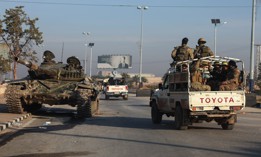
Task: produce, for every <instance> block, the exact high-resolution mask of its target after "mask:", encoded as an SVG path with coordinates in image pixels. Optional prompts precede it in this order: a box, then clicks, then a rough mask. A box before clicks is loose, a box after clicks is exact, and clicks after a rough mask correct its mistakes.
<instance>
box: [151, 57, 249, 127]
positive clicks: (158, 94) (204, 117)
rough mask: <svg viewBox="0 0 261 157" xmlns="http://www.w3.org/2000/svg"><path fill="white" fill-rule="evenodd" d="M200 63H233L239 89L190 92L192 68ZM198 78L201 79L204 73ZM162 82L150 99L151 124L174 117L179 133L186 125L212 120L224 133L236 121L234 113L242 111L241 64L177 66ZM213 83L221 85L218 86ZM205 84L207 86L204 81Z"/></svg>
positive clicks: (210, 59)
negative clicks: (238, 70)
mask: <svg viewBox="0 0 261 157" xmlns="http://www.w3.org/2000/svg"><path fill="white" fill-rule="evenodd" d="M203 60H204V61H207V62H208V63H209V65H212V64H213V63H214V62H220V63H221V62H228V61H230V60H233V61H235V62H236V63H237V65H238V69H240V78H239V79H240V80H239V85H238V87H237V88H236V89H234V90H229V91H220V90H217V89H214V88H212V89H211V90H195V89H193V88H192V83H191V80H192V76H191V75H192V71H193V70H192V69H193V68H194V67H193V65H195V64H194V63H195V62H197V61H199V62H202V61H203ZM239 65H241V66H239ZM239 67H240V68H239ZM210 70H211V68H210ZM205 72H206V71H205ZM208 74H210V72H208ZM201 75H202V76H203V75H204V74H203V70H202V74H201ZM211 77H212V76H211V75H210V77H209V78H208V79H209V80H211ZM163 78H164V79H163V83H160V84H159V87H158V90H157V91H155V92H153V93H152V94H151V98H150V106H151V117H152V122H153V123H156V124H157V123H160V122H161V120H162V116H163V115H167V116H168V117H170V116H171V117H175V127H176V128H177V129H181V130H185V129H187V128H188V125H192V124H193V123H198V122H202V121H207V122H211V121H213V120H214V121H216V122H217V124H218V125H221V126H222V128H223V129H225V130H232V129H233V128H234V125H235V123H236V121H237V115H236V114H237V111H239V110H241V109H243V108H244V107H245V77H244V63H243V62H242V61H241V60H240V59H236V58H228V57H205V58H202V59H195V60H192V61H183V62H178V63H176V64H175V66H173V67H171V68H169V69H168V70H167V72H166V73H165V75H164V77H163ZM215 83H216V85H219V84H220V82H215ZM205 84H206V86H207V84H208V82H207V81H206V82H205Z"/></svg>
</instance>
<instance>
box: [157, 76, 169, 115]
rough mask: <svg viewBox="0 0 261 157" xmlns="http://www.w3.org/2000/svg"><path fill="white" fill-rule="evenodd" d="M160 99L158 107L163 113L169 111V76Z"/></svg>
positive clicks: (164, 83) (165, 80) (166, 78)
mask: <svg viewBox="0 0 261 157" xmlns="http://www.w3.org/2000/svg"><path fill="white" fill-rule="evenodd" d="M159 90H162V91H161V92H160V95H159V99H158V107H159V109H160V110H162V111H169V108H170V107H169V75H166V77H165V79H164V82H163V85H162V88H161V89H159Z"/></svg>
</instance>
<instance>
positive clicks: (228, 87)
mask: <svg viewBox="0 0 261 157" xmlns="http://www.w3.org/2000/svg"><path fill="white" fill-rule="evenodd" d="M231 66H232V67H231ZM239 77H240V71H239V70H238V68H237V66H236V63H235V62H234V61H233V63H232V64H231V61H230V62H229V70H228V73H227V76H226V78H227V79H226V81H223V82H222V83H221V85H220V87H219V90H221V91H232V90H237V88H238V86H239Z"/></svg>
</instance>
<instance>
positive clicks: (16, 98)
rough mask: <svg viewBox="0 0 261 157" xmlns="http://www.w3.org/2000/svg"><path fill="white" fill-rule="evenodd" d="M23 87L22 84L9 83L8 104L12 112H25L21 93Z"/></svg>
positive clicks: (6, 95) (7, 89)
mask: <svg viewBox="0 0 261 157" xmlns="http://www.w3.org/2000/svg"><path fill="white" fill-rule="evenodd" d="M21 87H22V86H21V85H8V86H7V88H6V91H5V98H6V105H7V109H8V112H10V113H24V107H23V105H22V102H21V96H20V93H19V91H20V89H21Z"/></svg>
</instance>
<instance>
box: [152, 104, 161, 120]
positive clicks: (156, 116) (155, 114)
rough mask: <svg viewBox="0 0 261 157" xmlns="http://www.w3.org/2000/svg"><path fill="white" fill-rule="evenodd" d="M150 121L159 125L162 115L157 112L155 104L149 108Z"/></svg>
mask: <svg viewBox="0 0 261 157" xmlns="http://www.w3.org/2000/svg"><path fill="white" fill-rule="evenodd" d="M151 119H152V123H154V124H159V123H161V121H162V113H160V112H159V110H158V107H157V105H156V103H155V102H153V104H152V106H151Z"/></svg>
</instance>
